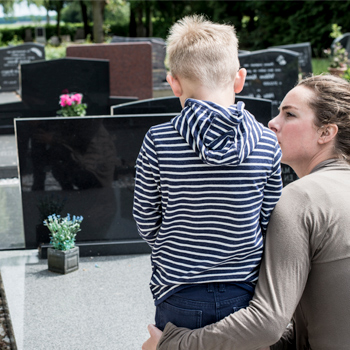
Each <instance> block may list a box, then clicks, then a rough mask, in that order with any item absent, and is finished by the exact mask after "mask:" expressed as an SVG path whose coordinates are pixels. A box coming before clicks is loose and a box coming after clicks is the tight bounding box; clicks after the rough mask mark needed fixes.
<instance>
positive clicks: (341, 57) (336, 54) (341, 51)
mask: <svg viewBox="0 0 350 350" xmlns="http://www.w3.org/2000/svg"><path fill="white" fill-rule="evenodd" d="M324 52H325V54H326V55H328V56H329V57H330V59H331V60H330V63H329V67H331V68H347V66H348V64H349V58H348V52H347V51H346V50H345V48H344V47H343V46H342V45H341V44H340V43H339V42H338V43H336V44H335V45H334V48H333V55H332V54H331V49H327V50H325V51H324Z"/></svg>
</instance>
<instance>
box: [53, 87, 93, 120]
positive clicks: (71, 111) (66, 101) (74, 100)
mask: <svg viewBox="0 0 350 350" xmlns="http://www.w3.org/2000/svg"><path fill="white" fill-rule="evenodd" d="M82 100H83V95H82V94H78V93H73V94H68V93H67V94H63V95H61V96H60V101H59V105H60V106H61V107H62V108H61V109H60V110H59V111H57V114H59V115H62V116H63V117H75V116H77V117H83V116H84V115H85V114H86V108H87V105H86V104H85V103H82Z"/></svg>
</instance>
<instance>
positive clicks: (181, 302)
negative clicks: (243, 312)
mask: <svg viewBox="0 0 350 350" xmlns="http://www.w3.org/2000/svg"><path fill="white" fill-rule="evenodd" d="M253 294H254V287H253V286H252V285H251V284H246V283H238V284H237V283H203V284H198V285H194V286H191V287H187V288H185V289H182V290H180V291H179V292H177V293H175V294H173V295H171V296H170V297H169V298H167V299H166V300H165V301H163V302H162V303H160V304H159V305H158V306H157V307H156V317H155V321H156V327H157V328H159V329H160V330H162V331H163V330H164V327H165V325H166V324H167V323H168V322H171V323H173V324H174V325H175V326H177V327H186V328H190V329H195V328H201V327H204V326H206V325H208V324H212V323H215V322H217V321H220V320H221V319H223V318H224V317H226V316H228V315H230V314H231V313H233V312H236V311H238V310H239V309H241V308H244V307H247V306H248V305H249V301H250V300H251V299H252V297H253Z"/></svg>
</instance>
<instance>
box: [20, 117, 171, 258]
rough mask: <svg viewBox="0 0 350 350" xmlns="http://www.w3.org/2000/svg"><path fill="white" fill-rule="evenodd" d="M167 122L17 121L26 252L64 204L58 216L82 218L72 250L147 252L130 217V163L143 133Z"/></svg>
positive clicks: (99, 119) (146, 119)
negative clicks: (118, 245)
mask: <svg viewBox="0 0 350 350" xmlns="http://www.w3.org/2000/svg"><path fill="white" fill-rule="evenodd" d="M172 116H173V115H166V114H162V115H157V116H156V115H153V116H151V115H149V116H147V115H145V116H120V117H117V116H116V117H114V116H99V117H78V118H47V119H43V118H40V119H39V118H38V119H34V118H31V119H17V120H16V132H17V145H18V155H19V169H20V179H21V190H22V207H23V222H24V232H25V242H26V248H37V247H38V245H39V243H40V242H39V240H38V236H40V237H41V234H39V233H37V230H39V229H40V227H39V226H40V225H41V223H42V221H43V219H44V218H45V217H47V215H49V214H53V212H48V211H47V210H46V209H49V210H51V211H52V210H54V211H55V212H56V209H55V208H58V207H60V206H61V204H63V209H62V210H61V215H66V214H67V213H70V214H72V215H82V216H83V217H84V222H83V223H82V226H81V229H82V231H81V232H79V233H78V235H77V243H78V244H79V243H89V244H95V243H94V242H96V244H97V243H100V242H104V243H108V242H121V241H130V240H131V241H132V240H133V241H137V242H138V241H140V244H142V245H144V246H145V249H147V252H148V246H147V245H146V244H145V243H144V242H142V240H141V239H140V237H139V235H138V233H137V230H136V224H135V222H134V219H133V217H132V203H133V191H134V174H135V163H136V158H137V155H138V153H139V150H140V147H141V144H142V141H143V138H144V136H145V134H146V132H147V131H148V129H149V128H150V127H151V126H152V125H156V124H160V123H163V122H165V121H168V120H170V119H171V117H172ZM50 198H52V200H51V202H50V204H49V205H46V207H45V206H43V205H42V203H43V202H47V201H50ZM56 214H57V212H56ZM91 242H92V243H91ZM43 243H45V242H43ZM142 249H143V248H142ZM143 252H146V251H143ZM134 253H136V252H134ZM81 254H82V253H81ZM100 254H101V255H103V253H102V252H98V255H100ZM112 254H130V253H129V252H126V251H122V252H118V251H113V253H112ZM89 255H91V253H90V252H89Z"/></svg>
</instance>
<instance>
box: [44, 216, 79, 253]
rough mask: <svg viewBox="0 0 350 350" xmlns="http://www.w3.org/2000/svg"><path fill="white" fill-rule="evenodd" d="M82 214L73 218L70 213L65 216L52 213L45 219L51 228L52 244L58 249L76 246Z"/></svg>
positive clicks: (45, 223)
mask: <svg viewBox="0 0 350 350" xmlns="http://www.w3.org/2000/svg"><path fill="white" fill-rule="evenodd" d="M82 221H83V217H82V216H75V215H73V218H72V219H71V217H70V214H67V216H66V217H65V218H61V216H60V215H56V214H52V215H49V216H48V218H47V219H46V220H44V225H45V226H47V227H48V229H49V230H50V238H51V240H50V244H51V245H52V246H53V248H54V249H57V250H69V249H72V248H74V247H75V236H76V234H77V232H79V231H81V230H80V224H81V222H82Z"/></svg>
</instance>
